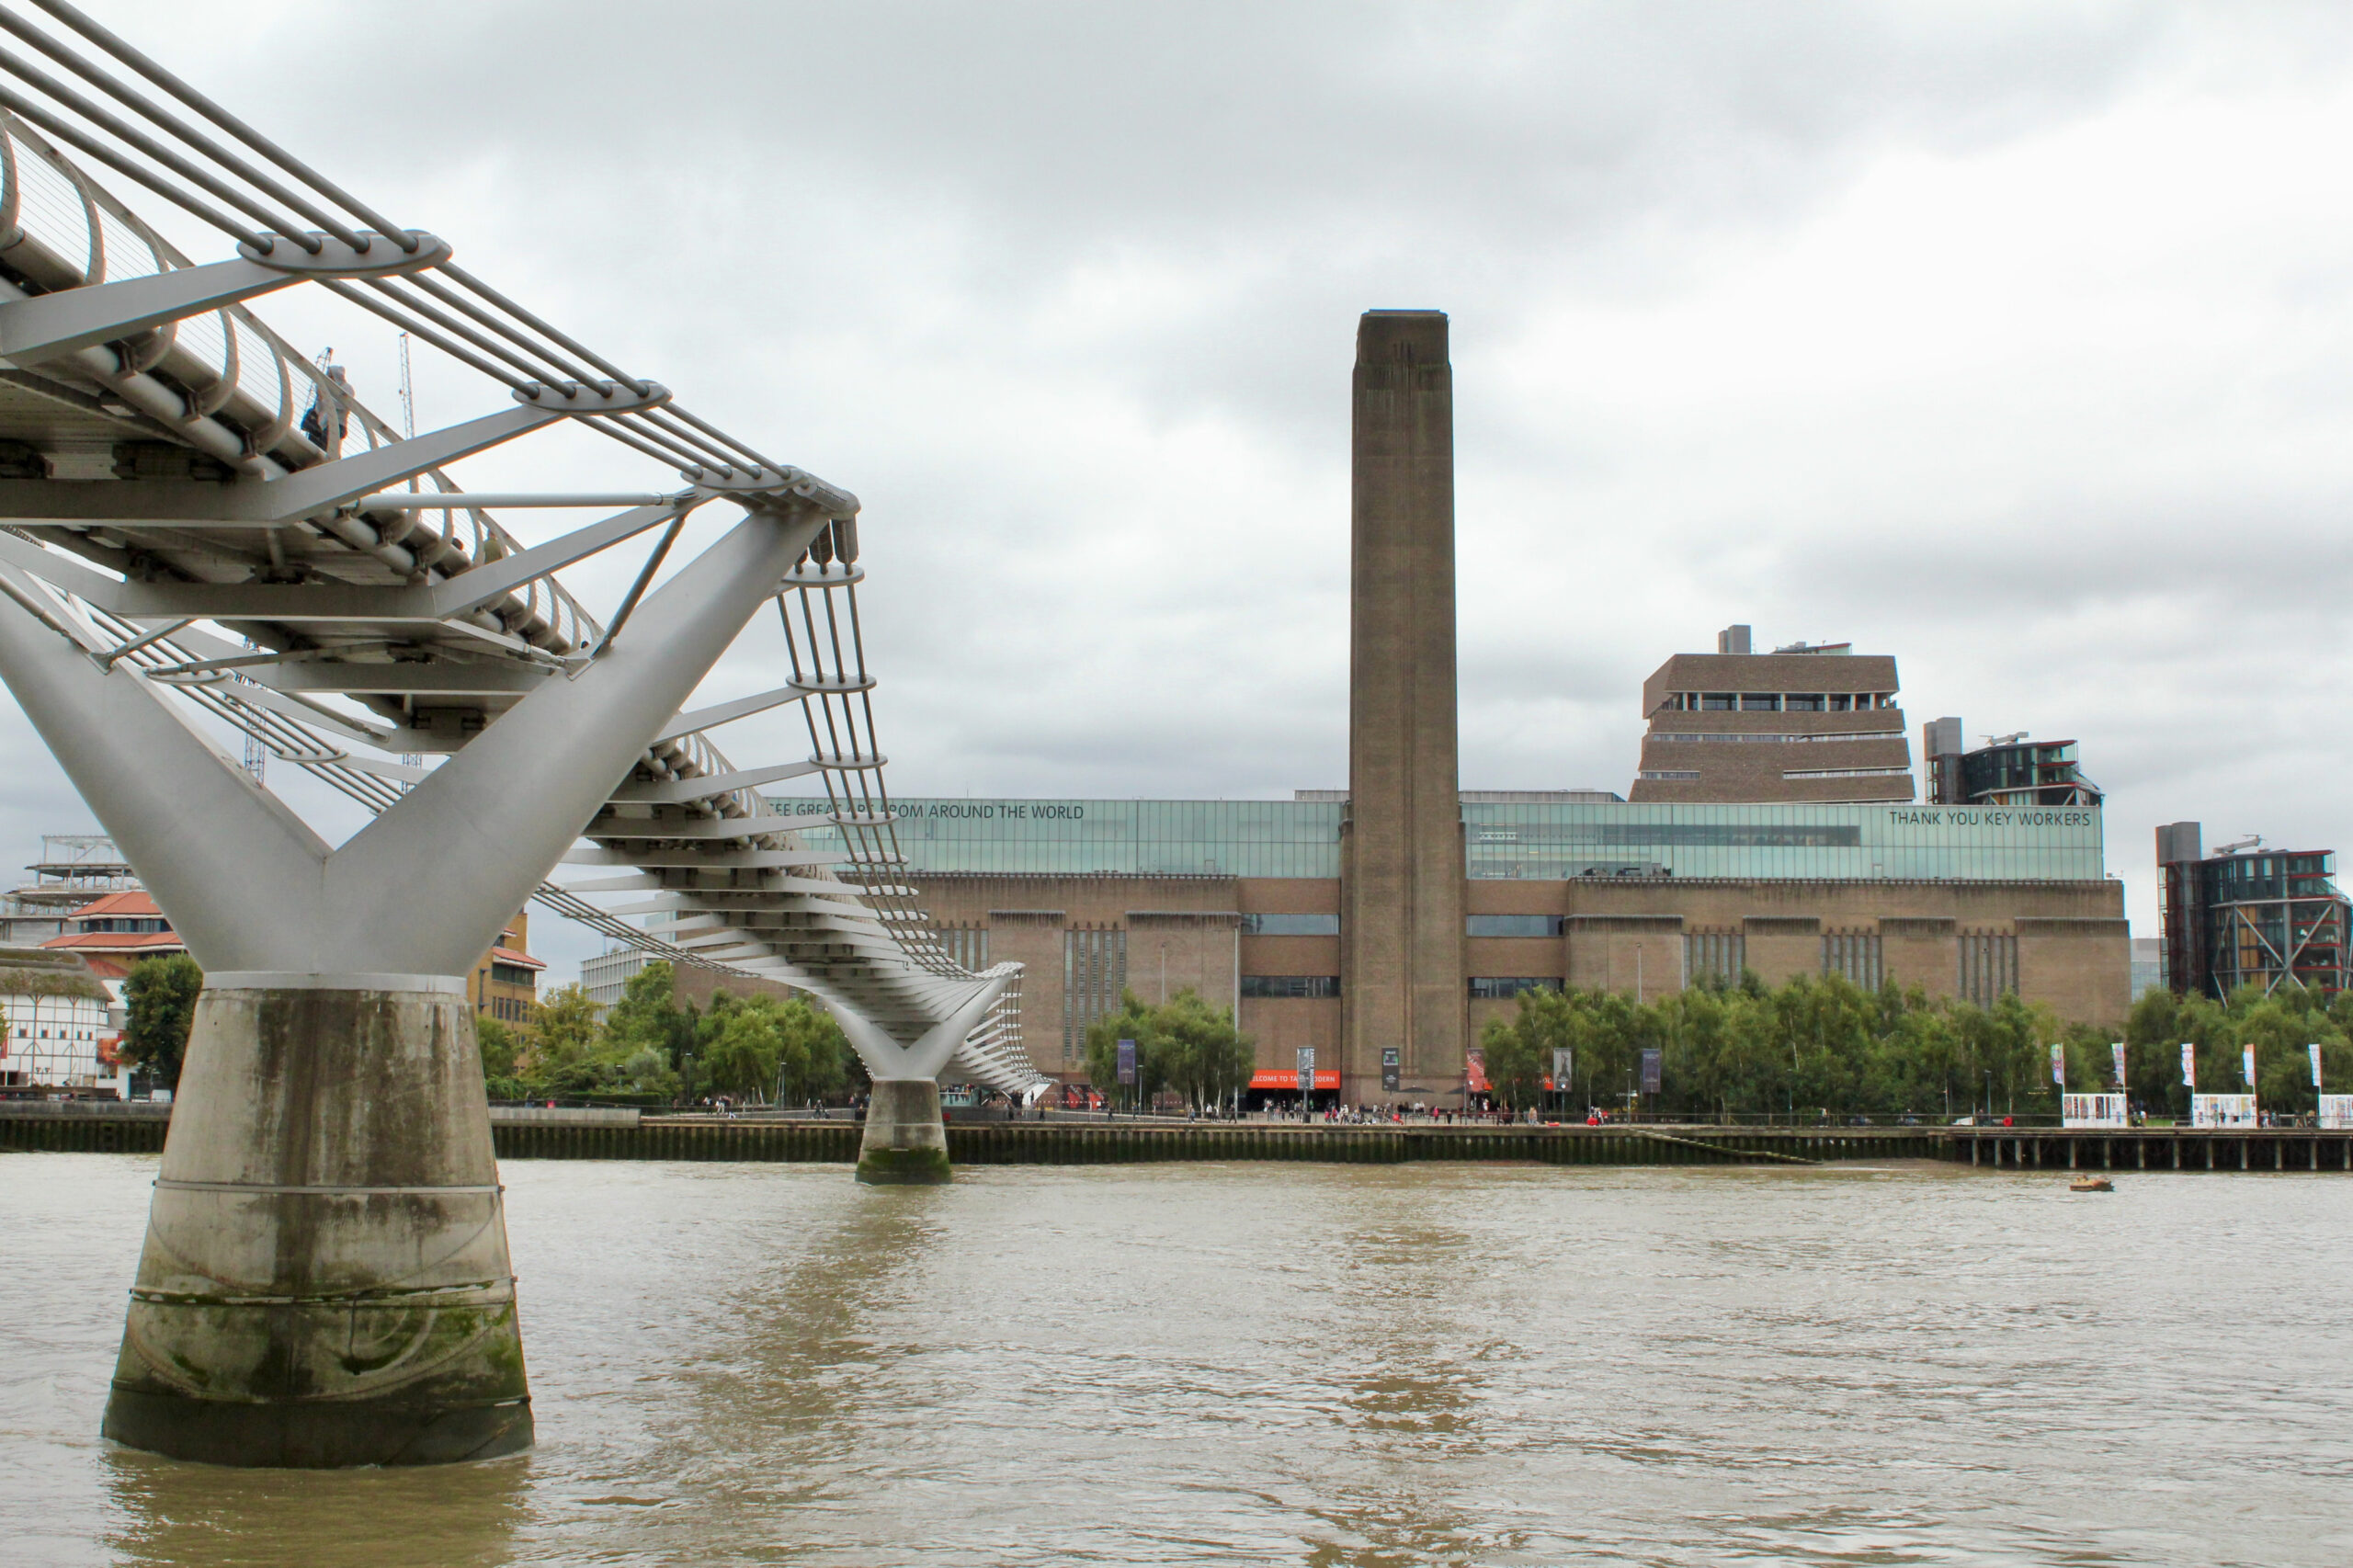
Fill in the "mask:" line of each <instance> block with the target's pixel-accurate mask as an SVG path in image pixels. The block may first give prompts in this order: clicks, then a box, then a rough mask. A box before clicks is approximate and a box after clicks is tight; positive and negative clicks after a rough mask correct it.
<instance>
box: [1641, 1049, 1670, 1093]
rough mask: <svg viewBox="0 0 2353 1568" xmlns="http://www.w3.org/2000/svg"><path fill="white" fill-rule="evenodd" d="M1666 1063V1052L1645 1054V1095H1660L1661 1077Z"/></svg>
mask: <svg viewBox="0 0 2353 1568" xmlns="http://www.w3.org/2000/svg"><path fill="white" fill-rule="evenodd" d="M1665 1062H1666V1052H1665V1051H1643V1093H1644V1094H1646V1095H1654V1094H1656V1093H1658V1090H1659V1075H1660V1072H1661V1070H1662V1069H1663V1068H1664V1066H1665Z"/></svg>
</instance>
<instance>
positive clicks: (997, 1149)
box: [0, 1102, 2353, 1172]
mask: <svg viewBox="0 0 2353 1568" xmlns="http://www.w3.org/2000/svg"><path fill="white" fill-rule="evenodd" d="M169 1126H170V1111H169V1108H166V1107H162V1106H154V1107H150V1106H141V1105H108V1104H98V1103H78V1104H77V1103H71V1102H68V1103H41V1102H28V1103H20V1104H14V1105H11V1104H0V1151H27V1152H30V1151H54V1152H76V1153H160V1152H161V1151H162V1149H163V1146H164V1134H165V1130H166V1129H167V1128H168V1127H169ZM861 1131H862V1129H861V1128H860V1125H859V1124H858V1122H857V1121H855V1120H851V1119H845V1118H834V1119H816V1118H806V1117H788V1116H760V1115H746V1116H733V1117H717V1116H700V1115H695V1116H673V1115H648V1114H644V1113H642V1112H639V1111H635V1110H563V1109H559V1110H553V1111H549V1110H537V1109H529V1108H493V1110H492V1112H491V1134H492V1138H493V1140H494V1143H495V1145H496V1148H497V1153H498V1157H499V1158H501V1159H506V1160H711V1161H726V1160H737V1161H760V1162H781V1163H818V1164H848V1163H850V1162H852V1161H855V1160H856V1159H857V1158H858V1140H859V1137H860V1134H861ZM948 1147H949V1157H950V1158H951V1159H952V1160H953V1161H954V1162H955V1163H956V1164H958V1165H1138V1164H1148V1163H1152V1162H1156V1161H1166V1160H1236V1161H1277V1162H1303V1163H1311V1164H1322V1165H1335V1164H1336V1165H1400V1164H1404V1163H1408V1162H1412V1161H1489V1162H1497V1163H1518V1164H1532V1165H1834V1164H1842V1163H1844V1164H1854V1163H1871V1162H1879V1161H1888V1160H1940V1161H1945V1162H1948V1163H1953V1164H1959V1165H1970V1166H1973V1167H1975V1168H1978V1169H1983V1170H1996V1169H2003V1170H2036V1169H2040V1170H2050V1171H2068V1170H2094V1171H2332V1172H2348V1171H2353V1131H2316V1130H2314V1129H2312V1128H2295V1127H2285V1128H2259V1129H2257V1128H2245V1129H2242V1128H2222V1129H2209V1128H2188V1127H2131V1128H2082V1127H2072V1128H2058V1127H2015V1128H2014V1127H1925V1126H1923V1127H1719V1126H1711V1125H1706V1124H1693V1125H1674V1124H1657V1123H1653V1124H1642V1125H1631V1124H1625V1123H1620V1124H1616V1125H1612V1126H1606V1127H1584V1126H1569V1127H1530V1126H1520V1125H1513V1126H1494V1125H1480V1124H1475V1123H1474V1124H1462V1123H1451V1124H1449V1123H1432V1122H1408V1123H1404V1124H1397V1123H1370V1124H1360V1125H1359V1124H1347V1123H1339V1124H1332V1123H1324V1122H1316V1123H1313V1124H1302V1123H1299V1122H1279V1121H1278V1122H1269V1121H1176V1120H1163V1119H1147V1118H1133V1119H1130V1118H1122V1119H1113V1120H1097V1119H1085V1120H1081V1119H1053V1120H1048V1121H1004V1120H985V1121H984V1120H968V1121H958V1120H951V1121H950V1123H949V1127H948Z"/></svg>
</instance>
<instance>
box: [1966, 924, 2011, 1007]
mask: <svg viewBox="0 0 2353 1568" xmlns="http://www.w3.org/2000/svg"><path fill="white" fill-rule="evenodd" d="M1960 978H1961V983H1960V985H1959V987H1958V989H1959V991H1960V992H1961V1000H1962V1001H1964V1002H1974V1003H1975V1004H1977V1006H1981V1007H1990V1006H1993V1005H1994V1004H1995V1001H1996V1000H1998V999H1999V998H2000V996H2001V994H2003V993H2004V992H2006V991H2016V990H2017V989H2018V937H2015V936H2006V935H2004V934H2003V933H2001V932H1998V931H1963V932H1962V933H1961V977H1960Z"/></svg>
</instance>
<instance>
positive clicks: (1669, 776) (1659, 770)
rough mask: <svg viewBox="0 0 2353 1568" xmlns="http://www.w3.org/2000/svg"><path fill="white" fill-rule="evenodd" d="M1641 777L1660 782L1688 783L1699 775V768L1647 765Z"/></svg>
mask: <svg viewBox="0 0 2353 1568" xmlns="http://www.w3.org/2000/svg"><path fill="white" fill-rule="evenodd" d="M1641 777H1642V778H1648V779H1652V780H1654V781H1655V782H1659V783H1667V784H1688V783H1690V782H1692V781H1693V780H1695V779H1697V778H1699V769H1698V768H1696V767H1645V768H1643V771H1642V774H1641Z"/></svg>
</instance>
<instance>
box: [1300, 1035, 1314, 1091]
mask: <svg viewBox="0 0 2353 1568" xmlns="http://www.w3.org/2000/svg"><path fill="white" fill-rule="evenodd" d="M1299 1084H1300V1088H1301V1089H1302V1091H1312V1090H1313V1088H1314V1087H1315V1048H1314V1047H1313V1046H1312V1045H1302V1046H1301V1047H1300V1048H1299Z"/></svg>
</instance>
